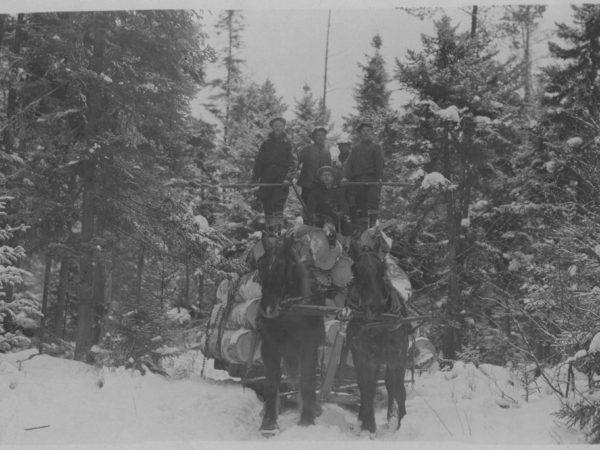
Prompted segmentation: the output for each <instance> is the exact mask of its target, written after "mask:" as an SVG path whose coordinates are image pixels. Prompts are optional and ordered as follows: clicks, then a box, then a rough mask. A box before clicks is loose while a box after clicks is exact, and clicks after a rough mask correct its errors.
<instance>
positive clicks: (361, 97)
mask: <svg viewBox="0 0 600 450" xmlns="http://www.w3.org/2000/svg"><path fill="white" fill-rule="evenodd" d="M382 45H383V41H382V39H381V36H380V35H379V34H376V35H375V36H373V39H372V41H371V46H372V47H373V48H374V49H375V54H374V55H373V56H371V57H369V56H367V63H366V64H359V67H360V69H361V70H362V71H363V76H362V82H361V84H360V85H359V86H358V87H357V88H356V89H355V91H354V99H355V100H356V109H357V110H358V113H359V115H367V114H369V113H372V112H380V111H382V110H387V109H388V108H389V102H390V91H389V89H388V88H387V83H388V82H389V77H388V74H387V72H386V70H385V61H384V59H383V56H381V53H380V52H379V50H380V49H381V46H382Z"/></svg>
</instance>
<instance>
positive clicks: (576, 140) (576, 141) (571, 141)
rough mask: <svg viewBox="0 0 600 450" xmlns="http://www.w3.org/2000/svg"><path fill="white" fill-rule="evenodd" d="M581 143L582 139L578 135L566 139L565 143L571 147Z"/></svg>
mask: <svg viewBox="0 0 600 450" xmlns="http://www.w3.org/2000/svg"><path fill="white" fill-rule="evenodd" d="M582 144H583V139H581V138H580V137H578V136H576V137H572V138H569V139H567V145H568V146H569V147H571V148H574V147H580V146H581V145H582Z"/></svg>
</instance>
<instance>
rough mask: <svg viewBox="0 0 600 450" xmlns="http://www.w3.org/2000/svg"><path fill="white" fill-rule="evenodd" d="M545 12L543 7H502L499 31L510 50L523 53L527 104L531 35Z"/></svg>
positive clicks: (529, 79)
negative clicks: (507, 42) (507, 38)
mask: <svg viewBox="0 0 600 450" xmlns="http://www.w3.org/2000/svg"><path fill="white" fill-rule="evenodd" d="M545 12H546V6H545V5H511V6H505V7H504V15H503V16H502V18H501V19H500V29H501V30H502V31H503V32H504V34H506V35H507V36H509V37H510V39H511V48H512V49H513V50H521V49H522V51H523V58H522V62H521V67H522V69H521V71H522V72H521V73H522V76H521V77H522V78H521V79H522V82H521V83H522V86H523V101H524V102H525V103H526V104H529V103H530V102H531V100H532V89H533V75H532V56H531V48H532V45H533V42H532V40H533V34H534V32H535V30H536V29H537V27H538V25H539V21H540V20H541V19H542V17H543V15H544V13H545Z"/></svg>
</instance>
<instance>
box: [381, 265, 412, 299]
mask: <svg viewBox="0 0 600 450" xmlns="http://www.w3.org/2000/svg"><path fill="white" fill-rule="evenodd" d="M385 278H386V281H387V282H388V283H389V284H390V285H391V286H392V287H393V288H394V290H396V292H398V294H400V296H401V297H402V299H403V300H404V301H405V302H406V301H408V299H410V297H411V295H412V286H411V284H410V279H409V278H408V275H406V272H405V271H404V270H402V269H401V268H400V267H399V266H398V262H397V260H396V258H394V257H393V256H391V255H389V254H388V255H386V257H385Z"/></svg>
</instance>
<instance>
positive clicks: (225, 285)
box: [216, 278, 231, 303]
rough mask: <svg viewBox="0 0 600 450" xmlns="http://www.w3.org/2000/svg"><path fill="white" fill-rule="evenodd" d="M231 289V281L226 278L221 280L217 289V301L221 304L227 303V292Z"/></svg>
mask: <svg viewBox="0 0 600 450" xmlns="http://www.w3.org/2000/svg"><path fill="white" fill-rule="evenodd" d="M230 289H231V281H229V280H228V279H227V278H225V279H224V280H222V281H221V282H220V283H219V287H217V294H216V297H217V300H218V301H219V302H221V303H227V297H228V296H229V290H230Z"/></svg>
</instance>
